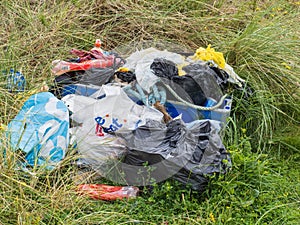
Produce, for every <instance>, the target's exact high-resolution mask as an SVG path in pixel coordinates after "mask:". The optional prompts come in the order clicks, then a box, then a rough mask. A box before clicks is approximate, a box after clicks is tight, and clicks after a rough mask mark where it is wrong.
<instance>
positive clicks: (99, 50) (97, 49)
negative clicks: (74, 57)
mask: <svg viewBox="0 0 300 225" xmlns="http://www.w3.org/2000/svg"><path fill="white" fill-rule="evenodd" d="M101 44H102V42H101V40H100V39H96V41H95V44H94V47H93V48H92V49H91V50H96V51H98V52H101V53H103V50H102V49H101Z"/></svg>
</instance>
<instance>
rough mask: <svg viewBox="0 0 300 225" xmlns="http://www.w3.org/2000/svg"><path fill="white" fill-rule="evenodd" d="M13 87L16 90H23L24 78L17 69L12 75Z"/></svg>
mask: <svg viewBox="0 0 300 225" xmlns="http://www.w3.org/2000/svg"><path fill="white" fill-rule="evenodd" d="M13 87H14V89H15V90H16V91H17V92H21V91H24V89H25V78H24V76H23V74H22V73H21V72H19V71H17V72H16V75H15V77H14V82H13Z"/></svg>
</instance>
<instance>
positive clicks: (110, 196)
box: [77, 184, 139, 201]
mask: <svg viewBox="0 0 300 225" xmlns="http://www.w3.org/2000/svg"><path fill="white" fill-rule="evenodd" d="M77 191H78V193H79V194H82V195H88V196H89V197H90V198H92V199H96V200H105V201H114V200H117V199H124V198H127V199H129V198H135V197H136V196H137V194H138V192H139V189H138V188H137V187H134V186H125V187H122V186H110V185H105V184H81V185H79V186H78V187H77Z"/></svg>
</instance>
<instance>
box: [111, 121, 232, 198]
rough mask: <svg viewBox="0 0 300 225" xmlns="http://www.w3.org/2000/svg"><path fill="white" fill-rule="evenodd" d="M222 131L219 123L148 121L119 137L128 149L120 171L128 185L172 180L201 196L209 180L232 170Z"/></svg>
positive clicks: (119, 134) (120, 134)
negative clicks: (187, 186) (214, 175)
mask: <svg viewBox="0 0 300 225" xmlns="http://www.w3.org/2000/svg"><path fill="white" fill-rule="evenodd" d="M220 129H221V126H220V122H218V121H214V120H196V121H194V122H192V123H187V124H185V123H183V122H182V120H180V119H175V120H173V121H171V122H170V123H168V124H163V123H160V122H158V121H153V120H148V121H147V123H146V124H145V125H144V126H140V127H138V128H137V129H136V130H134V131H132V132H131V133H130V132H119V133H118V136H120V137H122V138H124V140H126V146H127V148H128V152H127V153H126V155H125V157H124V160H123V163H122V164H121V165H120V167H119V168H118V170H120V171H122V172H121V173H124V174H125V176H124V179H125V180H126V182H127V184H129V185H134V186H139V185H140V186H144V185H150V184H151V182H152V183H153V182H161V181H164V180H166V179H168V178H171V177H172V178H174V179H176V180H178V181H180V182H182V183H183V184H184V185H190V186H191V187H192V188H193V189H195V190H198V191H200V192H201V191H203V190H204V189H205V187H206V185H207V182H208V179H209V178H208V177H209V176H211V175H213V174H215V173H225V172H226V171H227V170H228V169H229V168H230V166H231V164H230V162H231V161H230V157H229V154H228V153H227V151H226V149H225V147H224V145H223V144H222V141H221V137H220V136H219V132H220ZM145 165H146V166H145ZM111 176H115V174H113V173H111ZM119 176H121V175H120V174H119Z"/></svg>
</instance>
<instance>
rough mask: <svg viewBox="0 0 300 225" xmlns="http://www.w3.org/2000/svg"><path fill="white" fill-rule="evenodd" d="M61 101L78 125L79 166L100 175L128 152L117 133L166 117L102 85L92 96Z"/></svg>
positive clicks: (76, 134) (75, 129) (66, 98)
mask: <svg viewBox="0 0 300 225" xmlns="http://www.w3.org/2000/svg"><path fill="white" fill-rule="evenodd" d="M97 98H98V99H97ZM62 100H63V101H64V102H65V104H66V105H67V106H68V107H69V109H70V111H71V112H72V113H71V119H72V120H73V121H75V122H76V124H77V126H75V127H73V128H72V130H71V134H72V136H73V137H74V138H75V140H76V142H77V148H78V153H79V155H80V160H79V163H81V164H88V165H90V166H91V167H92V168H94V169H95V170H97V171H99V172H100V173H104V172H105V171H104V170H103V167H102V166H104V165H105V164H106V163H107V162H108V161H109V160H111V159H112V160H114V159H116V158H118V156H120V155H122V154H123V153H124V151H125V149H126V147H125V145H124V144H123V140H122V139H120V138H118V137H117V136H115V135H114V133H117V132H118V131H121V130H122V131H126V130H134V129H136V128H137V127H139V126H142V125H144V124H145V123H146V120H147V118H151V119H154V120H158V121H162V118H163V114H162V113H161V112H160V111H158V110H156V109H154V108H149V107H145V106H140V105H137V104H136V103H135V102H134V101H132V100H131V99H130V98H129V97H128V96H127V95H126V93H125V92H124V91H123V89H122V88H120V87H117V86H109V85H103V86H102V87H101V88H100V89H99V91H97V92H95V93H94V94H93V95H92V96H91V97H85V96H80V95H73V94H72V95H67V96H65V97H64V98H63V99H62Z"/></svg>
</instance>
